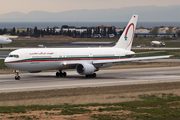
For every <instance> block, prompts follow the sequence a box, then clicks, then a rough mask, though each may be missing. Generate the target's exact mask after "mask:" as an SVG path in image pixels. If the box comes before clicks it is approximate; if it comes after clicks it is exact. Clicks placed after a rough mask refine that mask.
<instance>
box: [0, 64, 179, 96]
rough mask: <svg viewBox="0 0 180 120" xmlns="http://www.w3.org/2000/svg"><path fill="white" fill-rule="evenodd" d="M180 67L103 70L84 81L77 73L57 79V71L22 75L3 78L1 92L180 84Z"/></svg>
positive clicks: (68, 72) (3, 76) (72, 72)
mask: <svg viewBox="0 0 180 120" xmlns="http://www.w3.org/2000/svg"><path fill="white" fill-rule="evenodd" d="M179 73H180V67H157V68H136V69H113V70H100V71H98V72H97V78H85V77H84V76H80V75H78V74H77V73H76V71H67V74H68V76H67V77H66V78H57V77H55V72H42V73H36V74H32V73H22V74H20V76H21V80H20V81H15V80H14V74H3V75H0V93H2V92H18V91H34V90H52V89H65V88H79V87H99V86H113V85H130V84H149V83H162V82H180V74H179Z"/></svg>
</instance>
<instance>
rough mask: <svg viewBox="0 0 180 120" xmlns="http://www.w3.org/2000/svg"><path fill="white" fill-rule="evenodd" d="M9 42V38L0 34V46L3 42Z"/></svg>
mask: <svg viewBox="0 0 180 120" xmlns="http://www.w3.org/2000/svg"><path fill="white" fill-rule="evenodd" d="M11 42H12V40H11V39H9V38H7V37H3V36H0V45H1V48H2V47H3V44H9V43H11Z"/></svg>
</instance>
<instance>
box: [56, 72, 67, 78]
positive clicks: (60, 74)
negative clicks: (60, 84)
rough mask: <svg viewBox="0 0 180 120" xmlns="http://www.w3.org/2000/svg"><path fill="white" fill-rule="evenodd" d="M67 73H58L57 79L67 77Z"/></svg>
mask: <svg viewBox="0 0 180 120" xmlns="http://www.w3.org/2000/svg"><path fill="white" fill-rule="evenodd" d="M66 76H67V73H66V72H62V71H61V70H59V72H56V77H66Z"/></svg>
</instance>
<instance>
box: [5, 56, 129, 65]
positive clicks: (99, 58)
mask: <svg viewBox="0 0 180 120" xmlns="http://www.w3.org/2000/svg"><path fill="white" fill-rule="evenodd" d="M125 58H131V57H129V56H128V57H127V56H106V57H72V58H71V57H64V58H31V59H24V60H19V61H12V62H6V64H8V63H25V62H48V61H78V60H109V59H125Z"/></svg>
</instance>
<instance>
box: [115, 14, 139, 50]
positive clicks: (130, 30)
mask: <svg viewBox="0 0 180 120" xmlns="http://www.w3.org/2000/svg"><path fill="white" fill-rule="evenodd" d="M137 19H138V15H133V16H132V18H131V20H130V21H129V23H128V25H127V26H126V29H125V30H124V32H123V33H122V35H121V37H120V38H119V40H118V42H117V43H116V45H115V46H114V47H116V48H122V49H126V50H131V47H132V42H133V38H134V32H135V29H136V23H137Z"/></svg>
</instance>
